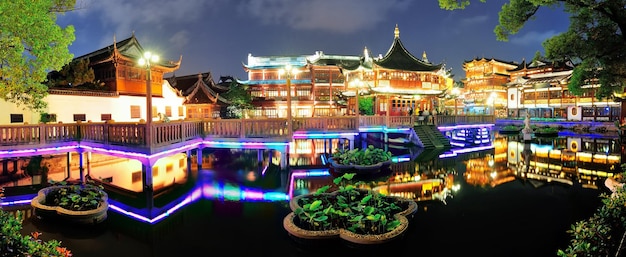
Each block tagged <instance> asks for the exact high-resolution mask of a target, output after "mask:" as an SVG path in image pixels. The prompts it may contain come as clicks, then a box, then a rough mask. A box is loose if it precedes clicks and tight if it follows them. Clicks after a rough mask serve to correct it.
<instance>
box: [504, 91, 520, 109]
mask: <svg viewBox="0 0 626 257" xmlns="http://www.w3.org/2000/svg"><path fill="white" fill-rule="evenodd" d="M511 96H513V100H511ZM506 101H507V106H508V108H509V109H518V108H520V106H521V102H520V92H519V90H517V88H509V89H507V98H506Z"/></svg>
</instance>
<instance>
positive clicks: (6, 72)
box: [0, 0, 76, 110]
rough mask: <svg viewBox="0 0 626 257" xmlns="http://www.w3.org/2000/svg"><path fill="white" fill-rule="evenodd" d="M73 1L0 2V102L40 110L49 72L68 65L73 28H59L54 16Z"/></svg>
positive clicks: (70, 55) (32, 0) (16, 0)
mask: <svg viewBox="0 0 626 257" xmlns="http://www.w3.org/2000/svg"><path fill="white" fill-rule="evenodd" d="M75 4H76V0H11V1H0V99H3V100H5V101H7V102H11V103H15V104H17V105H18V106H21V105H24V108H25V109H26V108H29V109H34V110H42V109H43V108H45V106H46V103H45V102H44V101H43V98H44V97H45V96H46V95H47V87H46V85H44V84H42V83H43V82H44V81H45V79H46V76H47V74H48V72H49V71H51V70H58V69H61V67H63V65H64V64H66V63H68V62H70V61H71V60H72V58H73V55H72V54H71V53H70V52H69V49H68V46H69V45H70V44H71V43H72V42H73V41H74V39H75V37H74V27H73V26H67V27H65V28H61V27H60V26H59V25H58V24H56V15H57V14H58V13H62V12H66V11H69V10H71V9H73V8H74V5H75Z"/></svg>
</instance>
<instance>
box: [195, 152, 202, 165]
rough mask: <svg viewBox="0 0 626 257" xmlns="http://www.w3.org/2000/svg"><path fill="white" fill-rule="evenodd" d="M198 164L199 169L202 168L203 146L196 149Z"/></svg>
mask: <svg viewBox="0 0 626 257" xmlns="http://www.w3.org/2000/svg"><path fill="white" fill-rule="evenodd" d="M196 166H197V168H198V170H201V169H202V147H200V148H198V149H196Z"/></svg>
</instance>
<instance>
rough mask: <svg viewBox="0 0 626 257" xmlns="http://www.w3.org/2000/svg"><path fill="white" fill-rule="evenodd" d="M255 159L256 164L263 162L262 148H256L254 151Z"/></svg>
mask: <svg viewBox="0 0 626 257" xmlns="http://www.w3.org/2000/svg"><path fill="white" fill-rule="evenodd" d="M256 161H257V163H258V164H261V163H263V149H258V150H257V151H256Z"/></svg>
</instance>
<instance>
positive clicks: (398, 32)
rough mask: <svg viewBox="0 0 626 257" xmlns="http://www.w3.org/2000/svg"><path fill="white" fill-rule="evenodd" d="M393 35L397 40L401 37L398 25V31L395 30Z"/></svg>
mask: <svg viewBox="0 0 626 257" xmlns="http://www.w3.org/2000/svg"><path fill="white" fill-rule="evenodd" d="M393 35H394V37H395V38H399V37H400V29H399V28H398V24H396V29H394V30H393Z"/></svg>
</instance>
